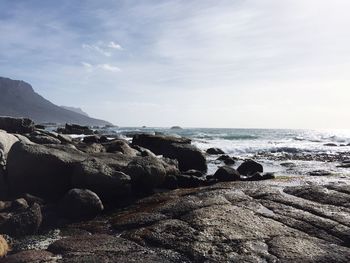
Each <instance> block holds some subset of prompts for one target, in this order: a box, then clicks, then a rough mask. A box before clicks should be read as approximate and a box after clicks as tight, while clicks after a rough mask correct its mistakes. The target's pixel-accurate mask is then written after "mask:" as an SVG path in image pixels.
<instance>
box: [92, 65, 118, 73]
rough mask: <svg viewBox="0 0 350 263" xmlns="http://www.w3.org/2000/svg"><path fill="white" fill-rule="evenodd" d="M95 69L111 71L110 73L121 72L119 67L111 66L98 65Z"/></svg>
mask: <svg viewBox="0 0 350 263" xmlns="http://www.w3.org/2000/svg"><path fill="white" fill-rule="evenodd" d="M96 67H97V68H99V69H103V70H106V71H111V72H120V71H121V69H120V68H119V67H116V66H112V65H109V64H99V65H97V66H96Z"/></svg>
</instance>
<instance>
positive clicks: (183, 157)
mask: <svg viewBox="0 0 350 263" xmlns="http://www.w3.org/2000/svg"><path fill="white" fill-rule="evenodd" d="M163 156H164V157H167V158H171V159H176V160H177V161H178V162H179V169H180V171H188V170H191V169H195V170H198V171H202V172H206V171H207V169H208V167H207V162H206V159H205V156H204V154H203V153H202V152H201V151H200V150H199V149H198V148H197V147H195V146H193V145H190V144H181V143H173V144H171V146H170V147H169V149H168V151H167V152H164V153H163Z"/></svg>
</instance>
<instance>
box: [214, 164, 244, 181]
mask: <svg viewBox="0 0 350 263" xmlns="http://www.w3.org/2000/svg"><path fill="white" fill-rule="evenodd" d="M214 178H216V179H218V180H219V181H222V182H228V181H238V180H240V175H239V173H238V172H237V170H236V169H233V168H232V167H230V166H223V167H220V168H219V169H218V170H217V171H216V172H215V174H214Z"/></svg>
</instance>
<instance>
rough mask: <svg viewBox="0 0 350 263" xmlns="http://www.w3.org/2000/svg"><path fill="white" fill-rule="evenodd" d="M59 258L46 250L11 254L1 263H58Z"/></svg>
mask: <svg viewBox="0 0 350 263" xmlns="http://www.w3.org/2000/svg"><path fill="white" fill-rule="evenodd" d="M56 260H57V257H56V256H55V255H54V254H52V253H50V252H48V251H45V250H26V251H21V252H18V253H16V254H11V255H9V256H7V257H6V258H4V259H3V260H1V261H0V262H1V263H51V262H57V261H56Z"/></svg>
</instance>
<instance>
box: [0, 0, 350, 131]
mask: <svg viewBox="0 0 350 263" xmlns="http://www.w3.org/2000/svg"><path fill="white" fill-rule="evenodd" d="M349 10H350V1H348V0H332V1H331V0H307V1H306V0H283V1H281V0H217V1H212V0H210V1H209V0H190V1H189V0H172V1H162V0H157V1H156V0H145V1H141V0H139V1H135V0H124V1H122V0H99V1H97V0H95V1H94V0H81V1H72V0H62V1H42V0H16V1H13V0H1V1H0V75H1V76H4V77H10V78H14V79H22V80H25V81H27V82H29V83H30V84H32V86H33V88H34V89H35V90H36V91H37V92H38V93H40V94H41V95H43V96H44V97H46V98H48V99H49V100H51V101H52V102H54V103H56V104H58V105H67V106H77V107H82V108H83V109H84V110H85V111H87V112H88V113H89V114H90V115H91V116H94V117H99V118H103V119H106V120H109V121H111V122H113V123H115V124H117V125H122V126H129V125H132V126H135V125H147V126H172V125H180V126H185V127H248V128H249V127H258V128H350V122H349V121H348V120H349V115H350V103H349V101H350V16H349V14H348V13H349Z"/></svg>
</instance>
